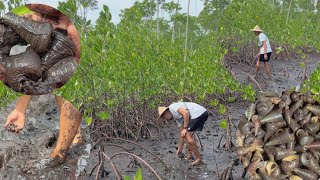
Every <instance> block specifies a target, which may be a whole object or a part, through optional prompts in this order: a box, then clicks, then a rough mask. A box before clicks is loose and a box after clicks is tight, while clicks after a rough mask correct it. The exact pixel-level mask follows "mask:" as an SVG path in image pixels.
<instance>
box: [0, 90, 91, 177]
mask: <svg viewBox="0 0 320 180" xmlns="http://www.w3.org/2000/svg"><path fill="white" fill-rule="evenodd" d="M15 104H16V101H13V102H12V103H11V104H9V105H8V106H7V107H6V108H4V109H1V110H0V114H1V117H0V120H1V122H3V123H2V127H1V130H0V147H1V149H0V167H1V169H0V179H10V180H11V179H12V180H16V179H17V180H18V179H19V180H20V179H75V178H76V176H79V175H80V174H81V172H82V171H83V168H84V166H85V165H86V162H87V159H88V157H89V153H90V147H91V144H90V143H89V142H90V140H89V135H88V133H86V125H85V124H84V122H83V123H82V134H83V135H84V140H85V143H84V145H82V146H77V147H72V148H71V149H70V150H69V153H68V158H67V161H66V163H65V164H64V165H62V166H59V167H56V168H48V167H46V166H45V162H46V160H47V159H48V158H49V156H50V153H51V151H52V150H53V149H54V147H55V143H56V140H57V137H58V136H57V135H58V131H59V111H58V107H57V105H56V102H55V98H54V96H53V95H41V96H33V98H32V100H31V102H30V104H29V106H28V109H27V115H26V126H25V128H24V130H23V131H22V132H21V133H20V134H15V133H11V132H9V131H6V130H5V129H4V128H3V124H4V122H5V120H6V118H7V116H8V115H9V114H10V113H11V111H12V110H13V109H14V107H15ZM25 165H28V166H30V167H32V168H30V170H31V171H30V174H29V173H24V172H22V171H21V166H25Z"/></svg>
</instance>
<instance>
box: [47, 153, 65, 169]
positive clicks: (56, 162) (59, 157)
mask: <svg viewBox="0 0 320 180" xmlns="http://www.w3.org/2000/svg"><path fill="white" fill-rule="evenodd" d="M50 156H51V158H50V162H49V163H48V164H47V165H48V167H56V166H60V165H61V164H63V163H64V162H66V157H67V150H59V151H58V152H56V151H55V150H53V151H52V152H51V154H50Z"/></svg>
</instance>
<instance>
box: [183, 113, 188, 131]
mask: <svg viewBox="0 0 320 180" xmlns="http://www.w3.org/2000/svg"><path fill="white" fill-rule="evenodd" d="M188 125H189V113H185V115H184V116H183V127H184V128H186V127H188Z"/></svg>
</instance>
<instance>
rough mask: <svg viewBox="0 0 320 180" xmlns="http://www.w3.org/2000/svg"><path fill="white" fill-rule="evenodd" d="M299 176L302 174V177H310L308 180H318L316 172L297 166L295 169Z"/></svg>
mask: <svg viewBox="0 0 320 180" xmlns="http://www.w3.org/2000/svg"><path fill="white" fill-rule="evenodd" d="M293 172H295V173H296V174H297V175H298V176H300V177H301V178H302V179H308V180H317V179H318V176H317V174H315V173H314V172H312V171H311V170H309V169H301V168H296V169H294V170H293Z"/></svg>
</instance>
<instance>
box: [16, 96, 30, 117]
mask: <svg viewBox="0 0 320 180" xmlns="http://www.w3.org/2000/svg"><path fill="white" fill-rule="evenodd" d="M30 100H31V96H29V95H23V96H20V97H19V98H18V101H17V105H16V108H15V109H16V110H17V111H19V112H22V113H25V112H26V110H27V107H28V104H29V102H30Z"/></svg>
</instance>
